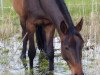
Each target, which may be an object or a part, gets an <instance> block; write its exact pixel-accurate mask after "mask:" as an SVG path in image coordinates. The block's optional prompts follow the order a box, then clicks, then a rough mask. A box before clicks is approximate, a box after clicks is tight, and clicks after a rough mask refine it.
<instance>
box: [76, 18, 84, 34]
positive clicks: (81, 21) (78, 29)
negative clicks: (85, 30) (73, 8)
mask: <svg viewBox="0 0 100 75" xmlns="http://www.w3.org/2000/svg"><path fill="white" fill-rule="evenodd" d="M82 26H83V17H82V18H81V20H80V22H79V23H78V24H77V25H76V27H75V28H76V30H77V31H79V32H80V31H81V29H82Z"/></svg>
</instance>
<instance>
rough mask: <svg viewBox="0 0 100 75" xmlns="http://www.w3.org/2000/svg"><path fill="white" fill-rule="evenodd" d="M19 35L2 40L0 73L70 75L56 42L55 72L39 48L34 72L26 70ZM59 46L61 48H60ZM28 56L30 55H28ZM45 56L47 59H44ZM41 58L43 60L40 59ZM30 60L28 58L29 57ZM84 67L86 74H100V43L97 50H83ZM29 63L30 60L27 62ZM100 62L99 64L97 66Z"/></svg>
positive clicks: (7, 74)
mask: <svg viewBox="0 0 100 75" xmlns="http://www.w3.org/2000/svg"><path fill="white" fill-rule="evenodd" d="M17 38H18V36H14V37H12V38H11V40H10V39H9V40H8V41H4V42H3V41H0V75H70V74H71V72H70V70H69V68H68V66H67V64H66V62H65V61H64V60H63V59H62V57H61V54H60V50H59V48H60V43H58V42H55V43H54V45H55V46H56V47H54V48H56V49H58V50H55V58H54V69H55V70H54V72H49V71H48V61H47V60H46V57H44V56H43V54H42V55H41V54H40V55H39V52H40V51H39V50H37V54H36V57H35V59H34V70H33V71H34V72H33V73H30V71H29V70H27V71H25V70H24V68H23V65H22V62H21V60H20V54H21V53H20V52H21V50H20V49H21V48H22V46H20V45H21V44H20V41H19V40H18V39H17ZM58 47H59V48H58ZM27 57H28V56H27ZM44 58H45V59H44ZM40 59H41V60H40ZM27 61H28V58H27ZM82 62H83V69H84V71H85V73H86V74H85V75H100V45H97V48H96V49H95V50H88V51H87V50H84V51H83V60H82ZM27 63H28V62H27ZM97 64H98V66H97Z"/></svg>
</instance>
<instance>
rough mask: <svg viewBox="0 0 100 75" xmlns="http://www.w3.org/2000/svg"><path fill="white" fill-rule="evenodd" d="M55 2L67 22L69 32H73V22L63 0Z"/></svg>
mask: <svg viewBox="0 0 100 75" xmlns="http://www.w3.org/2000/svg"><path fill="white" fill-rule="evenodd" d="M56 3H57V5H58V7H59V9H60V11H61V13H62V14H63V16H64V18H65V21H66V22H67V23H68V29H69V32H70V33H75V28H74V24H73V21H72V19H71V16H70V13H69V11H68V8H67V6H66V4H65V2H64V0H56Z"/></svg>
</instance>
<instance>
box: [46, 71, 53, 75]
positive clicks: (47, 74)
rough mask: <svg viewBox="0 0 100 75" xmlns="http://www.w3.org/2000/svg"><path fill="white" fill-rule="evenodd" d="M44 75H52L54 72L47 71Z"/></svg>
mask: <svg viewBox="0 0 100 75" xmlns="http://www.w3.org/2000/svg"><path fill="white" fill-rule="evenodd" d="M46 75H54V72H53V71H47V72H46Z"/></svg>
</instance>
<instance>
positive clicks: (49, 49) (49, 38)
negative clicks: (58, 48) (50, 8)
mask: <svg viewBox="0 0 100 75" xmlns="http://www.w3.org/2000/svg"><path fill="white" fill-rule="evenodd" d="M54 32H55V28H54V26H53V25H48V26H46V27H45V33H46V55H47V57H48V61H49V71H53V70H54V48H53V36H54Z"/></svg>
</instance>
